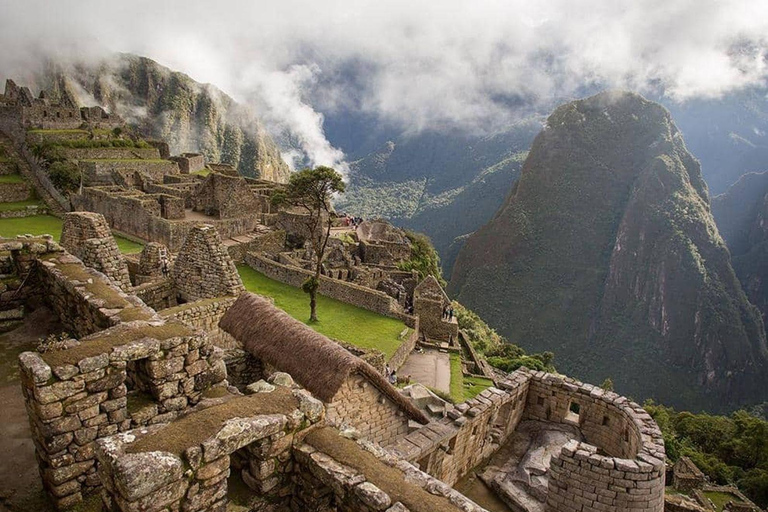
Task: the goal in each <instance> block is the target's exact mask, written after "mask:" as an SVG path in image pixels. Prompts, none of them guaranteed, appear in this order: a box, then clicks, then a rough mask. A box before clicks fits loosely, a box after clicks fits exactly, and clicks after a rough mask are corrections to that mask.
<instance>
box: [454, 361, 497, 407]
mask: <svg viewBox="0 0 768 512" xmlns="http://www.w3.org/2000/svg"><path fill="white" fill-rule="evenodd" d="M491 386H493V381H491V380H490V379H483V378H480V377H465V376H464V372H462V371H461V356H459V354H451V399H452V400H453V402H454V403H457V404H458V403H461V402H465V401H467V400H469V399H470V398H474V397H475V396H477V395H478V394H480V393H481V392H482V391H483V390H484V389H486V388H489V387H491Z"/></svg>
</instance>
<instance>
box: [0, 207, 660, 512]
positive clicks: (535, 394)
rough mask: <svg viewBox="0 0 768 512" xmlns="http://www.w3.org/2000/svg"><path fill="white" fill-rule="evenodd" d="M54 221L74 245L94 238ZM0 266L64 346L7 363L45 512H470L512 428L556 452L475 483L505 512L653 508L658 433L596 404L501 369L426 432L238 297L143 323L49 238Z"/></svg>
mask: <svg viewBox="0 0 768 512" xmlns="http://www.w3.org/2000/svg"><path fill="white" fill-rule="evenodd" d="M72 218H73V219H78V222H77V223H75V222H73V224H76V226H77V228H78V230H79V231H78V230H73V231H77V232H78V233H80V232H83V233H85V234H84V235H79V236H80V237H85V236H89V233H88V231H87V229H86V227H89V228H90V227H91V226H93V225H99V222H98V217H95V219H97V220H96V221H94V218H93V217H90V216H85V217H83V216H80V215H78V214H75V215H73V216H72ZM83 219H87V220H83ZM70 222H72V221H70ZM84 226H85V227H84ZM209 231H210V230H209V229H205V228H201V229H200V230H199V235H200V236H201V237H202V239H203V240H205V243H202V245H203V246H205V247H209V246H211V245H214V246H215V245H216V244H215V237H211V234H210V233H209ZM209 237H210V238H209ZM192 238H193V239H196V238H195V237H192ZM84 240H86V241H87V240H90V238H84ZM190 245H200V242H199V240H198V242H195V243H192V242H190ZM157 249H158V248H156V247H155V248H153V249H152V251H151V252H152V253H156V252H157ZM0 254H7V255H8V256H5V259H4V260H3V262H0V263H3V268H6V269H13V271H14V272H16V273H20V274H23V275H25V276H26V277H25V282H26V283H27V284H26V285H25V286H24V287H23V288H21V293H18V294H15V300H16V301H17V302H18V303H24V304H27V305H28V306H30V307H35V306H37V305H39V304H46V305H47V306H48V307H49V308H50V309H51V311H53V312H54V313H55V314H56V315H58V316H59V318H60V319H61V321H62V323H63V324H64V325H65V328H66V329H67V332H70V333H71V334H72V335H73V336H75V338H73V339H70V340H66V341H64V342H63V343H62V344H60V345H59V346H56V347H53V348H51V349H49V350H47V351H45V352H43V353H38V352H25V353H23V354H22V355H21V356H20V358H19V362H20V367H21V373H22V391H23V394H24V397H25V400H26V401H27V409H28V413H29V415H30V425H31V427H32V432H33V439H34V441H35V446H36V450H37V453H38V461H39V464H40V468H41V475H42V477H43V481H44V483H45V488H46V490H47V491H48V492H49V494H50V495H51V498H52V500H53V501H54V503H56V504H57V505H58V507H59V508H61V509H65V508H68V507H70V506H72V505H74V504H75V503H77V502H79V501H80V500H81V499H83V498H84V497H85V496H88V495H89V494H90V493H91V492H92V491H97V490H98V491H99V493H100V500H101V503H102V506H103V507H104V509H105V510H114V511H118V510H119V511H155V510H156V511H160V510H188V511H198V510H206V511H224V510H226V509H227V508H226V507H227V505H228V503H230V502H231V503H237V504H240V505H242V506H244V507H245V508H244V510H294V511H301V510H340V511H350V512H351V511H361V512H367V511H370V510H388V511H390V512H395V511H403V510H405V511H407V510H413V511H441V512H442V511H444V510H457V511H458V510H463V511H481V510H483V509H482V508H481V507H479V506H477V505H476V504H474V503H473V502H471V501H470V500H469V499H467V498H466V497H465V496H463V495H462V494H461V493H460V492H459V491H457V490H455V489H453V488H451V486H452V485H454V484H455V483H456V482H457V481H458V480H459V479H461V478H462V477H463V476H464V475H466V474H467V473H468V472H469V471H471V470H472V469H473V468H476V467H479V466H481V465H482V464H483V463H484V461H487V460H488V459H489V458H493V457H494V456H496V454H497V453H501V452H503V450H502V449H501V448H502V447H503V446H506V444H507V443H508V442H510V440H513V439H516V437H515V436H525V435H528V433H529V432H530V431H531V427H530V426H531V425H536V426H537V428H539V429H544V430H546V429H554V430H558V429H559V431H563V430H564V429H565V430H567V429H570V431H571V432H572V433H573V435H572V437H571V438H566V439H562V436H560V437H558V436H554V437H553V439H556V441H555V442H554V445H551V446H549V445H548V447H546V448H544V451H543V452H542V448H540V447H538V446H533V445H532V446H531V449H530V450H529V452H527V453H526V454H524V455H523V456H521V457H520V460H519V462H517V463H515V462H514V460H510V461H509V462H508V463H507V464H506V465H503V464H502V465H500V466H494V467H489V468H486V470H484V471H483V472H482V475H483V477H484V478H486V480H487V484H488V485H489V486H490V487H491V488H493V489H494V490H496V492H497V493H499V495H500V496H502V497H503V498H504V500H505V501H507V502H508V503H510V504H515V506H517V507H518V508H519V509H521V510H531V511H538V510H542V511H545V510H546V511H555V510H557V511H563V510H565V511H571V510H573V511H587V510H608V511H625V510H626V511H630V510H635V509H642V510H650V511H661V510H662V508H663V503H664V499H663V493H664V469H665V468H664V462H663V461H664V446H663V441H662V438H661V433H660V432H659V430H658V427H656V425H655V424H654V423H653V421H652V420H651V418H650V416H648V414H647V413H645V412H644V411H643V410H642V409H641V408H640V407H639V406H638V405H637V404H635V403H633V402H631V401H629V400H627V399H626V398H623V397H620V396H618V395H616V394H615V393H612V392H606V391H603V390H601V389H600V388H597V387H595V386H590V385H587V384H582V383H579V382H577V381H574V380H572V379H567V378H564V377H562V376H556V375H550V374H546V373H543V372H531V371H528V370H525V369H521V370H518V371H517V372H515V373H513V374H510V375H509V376H507V378H506V379H504V380H502V381H501V382H499V384H498V387H497V388H496V387H493V388H489V389H488V390H486V391H484V392H482V393H481V394H480V395H478V396H477V397H476V398H474V399H472V400H469V401H468V402H466V403H464V404H459V405H458V406H456V407H455V408H453V409H449V410H448V411H447V415H446V416H445V417H443V418H441V419H437V420H432V421H430V420H429V419H428V418H427V417H426V416H424V415H423V413H421V412H420V411H419V409H418V408H417V407H415V405H413V404H411V403H410V401H409V400H408V399H407V398H406V397H404V396H403V395H401V394H400V393H398V391H397V390H396V389H395V388H393V387H392V386H391V385H389V383H388V382H387V381H386V380H385V379H384V378H383V377H382V375H381V374H379V373H378V372H377V371H376V370H374V369H373V368H372V367H370V366H369V365H368V364H367V363H364V362H363V361H361V360H360V359H358V358H357V357H355V356H354V355H352V354H350V353H349V352H347V351H346V350H344V349H343V348H342V347H340V346H339V345H337V344H336V343H334V342H332V341H331V340H328V339H327V338H325V337H323V336H321V335H319V334H317V333H315V332H314V331H312V330H311V329H309V328H307V327H306V326H305V325H303V324H302V323H301V322H297V321H296V320H293V319H291V318H290V317H288V316H287V315H286V314H285V313H283V312H282V311H279V310H278V309H277V308H275V307H274V305H272V304H271V303H270V301H268V300H266V299H263V298H259V297H257V296H254V295H252V294H242V295H241V296H240V298H239V299H237V300H235V299H234V297H232V298H224V301H223V302H217V299H203V300H200V301H196V302H191V303H189V304H183V305H180V306H176V307H172V308H169V309H166V310H161V311H158V312H156V311H155V310H153V309H152V308H150V307H148V306H146V305H145V303H144V302H143V301H142V300H141V299H139V298H138V297H137V296H135V295H132V294H130V293H126V292H125V291H123V290H121V289H120V288H119V287H118V286H116V285H115V283H114V282H113V281H112V280H110V279H109V278H107V276H106V275H104V274H103V273H102V272H99V271H97V270H94V269H92V268H89V267H87V266H86V265H84V264H83V262H82V261H81V260H80V259H78V258H76V257H75V256H73V255H71V254H69V253H68V252H67V251H65V250H64V249H63V248H62V247H61V246H59V245H58V244H56V243H54V242H53V241H52V240H51V239H50V238H48V239H46V238H20V239H17V240H10V241H8V240H6V241H3V242H2V243H1V244H0ZM182 254H183V252H182ZM191 254H195V255H197V256H196V257H200V258H209V256H208V253H207V252H205V251H203V252H198V251H191V252H190V253H188V255H187V256H185V257H184V259H181V261H180V258H181V255H180V256H179V258H177V259H176V261H174V262H173V265H174V267H175V266H178V265H190V264H194V263H196V262H195V258H194V257H191V256H190V255H191ZM197 263H200V262H197ZM229 263H231V261H230V262H229ZM94 264H98V263H94ZM150 267H152V265H150ZM233 291H234V290H233ZM212 293H218V292H212ZM219 304H223V308H222V309H223V311H220V310H215V311H216V312H215V313H214V312H213V311H214V308H212V307H211V306H212V305H215V307H219V306H218V305H219ZM202 316H207V317H208V319H209V320H210V318H214V319H215V321H216V322H217V323H219V324H220V325H221V327H220V329H222V330H223V331H224V332H225V333H226V334H227V335H228V336H230V342H235V343H237V344H239V346H241V347H242V350H243V351H245V352H246V353H248V354H250V356H251V357H253V358H254V368H255V369H256V371H255V372H254V373H253V374H252V375H251V377H252V378H253V379H256V381H255V382H253V383H252V384H250V385H248V386H246V389H244V390H245V391H246V393H248V394H247V395H242V394H240V391H239V390H238V389H236V388H234V387H232V386H231V385H230V384H229V382H228V378H229V377H230V375H229V373H230V372H229V370H230V369H231V370H233V371H234V370H235V369H234V367H231V368H228V367H227V365H226V364H225V360H224V358H223V355H224V351H223V350H222V349H220V348H217V346H216V344H219V343H222V340H223V339H224V338H222V337H221V336H220V335H219V334H216V332H215V329H214V328H213V326H211V324H210V322H209V323H207V324H203V323H202V320H201V317H202ZM219 319H220V320H219ZM202 325H205V328H203V327H201V326H202ZM231 377H232V378H237V376H236V375H234V374H233V375H232V376H231ZM547 439H549V438H547ZM536 453H544V454H545V455H544V456H536V455H535V454H536ZM515 460H517V459H515ZM532 461H533V462H532ZM514 464H518V465H514ZM520 475H528V476H527V477H525V478H520ZM238 482H241V483H238ZM233 486H234V487H233ZM238 486H242V487H238ZM237 489H240V490H237Z"/></svg>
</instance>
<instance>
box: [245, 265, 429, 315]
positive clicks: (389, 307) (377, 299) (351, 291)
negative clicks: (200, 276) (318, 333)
mask: <svg viewBox="0 0 768 512" xmlns="http://www.w3.org/2000/svg"><path fill="white" fill-rule="evenodd" d="M245 263H246V264H247V265H248V266H250V267H251V268H253V269H254V270H256V271H258V272H261V273H262V274H264V275H265V276H267V277H269V278H271V279H274V280H276V281H280V282H281V283H285V284H289V285H291V286H295V287H297V288H298V287H300V286H301V283H303V282H304V281H305V280H306V279H307V278H308V277H310V276H312V275H314V272H311V271H309V270H304V269H301V268H297V267H293V266H288V265H283V264H282V263H278V262H276V261H273V260H271V259H269V258H267V257H266V256H264V255H261V254H257V253H248V254H247V255H246V257H245ZM318 291H319V293H320V294H321V295H325V296H326V297H331V298H333V299H336V300H340V301H341V302H346V303H347V304H352V305H354V306H357V307H360V308H363V309H367V310H369V311H373V312H374V313H378V314H380V315H384V316H389V317H392V318H398V319H400V320H403V321H404V322H406V325H408V326H409V327H412V326H413V325H415V319H414V318H413V317H410V316H409V315H406V314H404V313H403V312H402V310H401V308H400V305H399V304H398V303H397V301H396V300H395V299H393V298H392V297H390V296H389V295H387V294H386V293H384V292H380V291H378V290H372V289H370V288H367V287H365V286H360V285H357V284H354V283H349V282H346V281H339V280H338V279H332V278H329V277H326V276H320V288H319V290H318Z"/></svg>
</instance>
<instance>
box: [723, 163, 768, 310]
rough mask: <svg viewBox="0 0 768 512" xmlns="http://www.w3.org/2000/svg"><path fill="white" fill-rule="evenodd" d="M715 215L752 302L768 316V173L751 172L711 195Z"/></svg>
mask: <svg viewBox="0 0 768 512" xmlns="http://www.w3.org/2000/svg"><path fill="white" fill-rule="evenodd" d="M712 214H713V215H714V217H715V221H716V222H717V226H718V228H719V229H720V233H721V234H722V235H723V238H724V239H725V242H726V243H727V244H728V250H729V251H730V252H731V260H732V261H733V268H734V270H735V271H736V275H737V276H738V277H739V280H740V281H741V285H742V287H743V288H744V291H745V292H746V294H747V297H749V301H750V302H752V304H755V305H756V306H757V307H758V308H760V311H761V313H762V315H763V319H765V318H766V315H768V173H749V174H745V175H744V176H742V177H741V179H739V181H737V182H736V183H734V184H733V185H732V186H731V187H730V188H729V189H728V190H727V191H726V192H725V193H724V194H721V195H719V196H715V197H714V198H712Z"/></svg>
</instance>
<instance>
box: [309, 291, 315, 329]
mask: <svg viewBox="0 0 768 512" xmlns="http://www.w3.org/2000/svg"><path fill="white" fill-rule="evenodd" d="M316 295H317V291H316V290H312V291H311V292H309V321H310V322H317V299H316V298H315V297H316Z"/></svg>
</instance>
